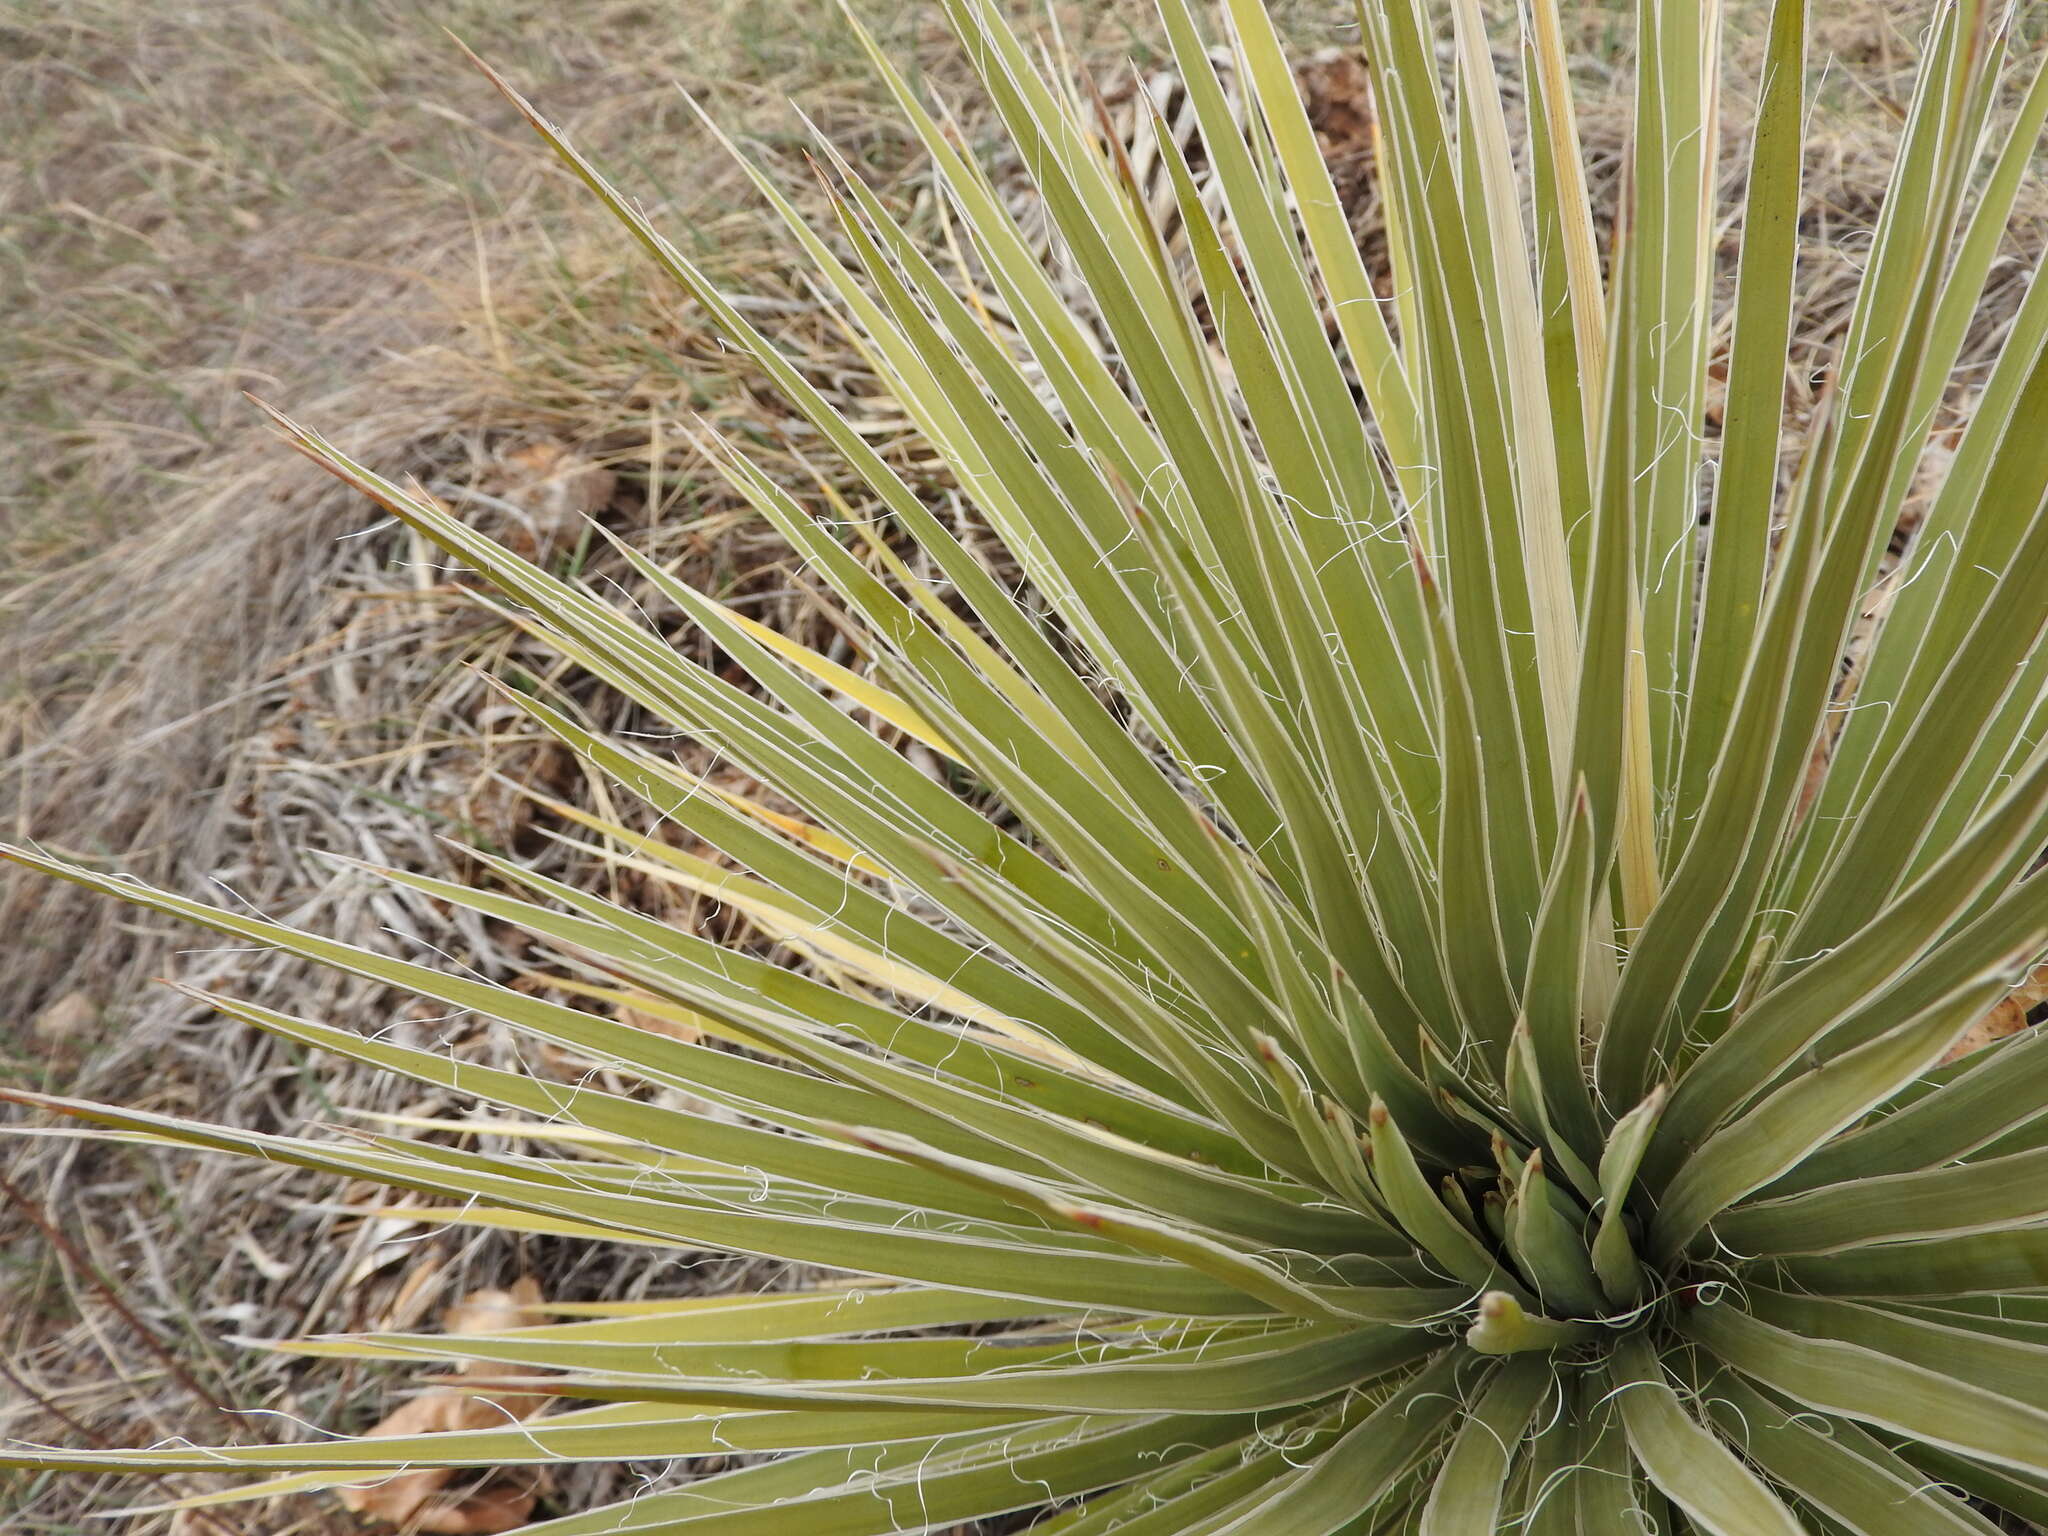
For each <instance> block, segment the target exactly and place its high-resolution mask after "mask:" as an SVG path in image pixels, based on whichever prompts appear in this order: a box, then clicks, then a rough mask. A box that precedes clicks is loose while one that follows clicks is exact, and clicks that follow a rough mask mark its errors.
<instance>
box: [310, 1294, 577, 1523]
mask: <svg viewBox="0 0 2048 1536" xmlns="http://www.w3.org/2000/svg"><path fill="white" fill-rule="evenodd" d="M545 1320H546V1319H545V1316H544V1314H543V1312H542V1310H541V1295H540V1285H539V1283H538V1282H537V1281H535V1280H533V1279H532V1278H531V1277H528V1278H526V1279H522V1280H520V1281H519V1282H518V1283H517V1284H515V1285H514V1286H513V1287H512V1288H511V1289H510V1290H504V1291H498V1290H483V1291H471V1292H470V1293H469V1294H468V1295H467V1296H465V1297H463V1298H462V1300H461V1301H459V1302H457V1303H456V1304H455V1305H454V1306H452V1307H450V1308H449V1309H448V1310H447V1312H445V1313H444V1314H443V1315H442V1318H441V1324H442V1327H443V1328H444V1329H445V1330H446V1331H447V1332H449V1333H457V1334H460V1333H500V1332H503V1331H504V1330H505V1329H508V1328H527V1327H531V1326H533V1325H534V1324H536V1323H540V1322H544V1321H545ZM520 1374H521V1373H520V1372H519V1371H517V1370H514V1369H510V1368H507V1367H504V1366H499V1365H493V1364H488V1363H486V1362H482V1361H473V1362H470V1363H469V1364H466V1365H464V1366H462V1367H460V1368H459V1369H458V1370H457V1371H456V1375H458V1376H466V1375H486V1376H490V1377H492V1378H494V1379H499V1380H502V1379H504V1378H506V1377H511V1376H517V1375H520ZM547 1401H548V1397H547V1394H545V1393H539V1392H533V1393H525V1392H500V1393H497V1394H496V1395H494V1396H491V1397H479V1396H472V1395H470V1394H468V1393H465V1392H461V1391H458V1390H456V1389H455V1388H453V1387H439V1388H436V1389H435V1390H433V1391H431V1392H427V1393H425V1394H423V1395H422V1396H419V1397H416V1398H413V1399H411V1400H410V1401H409V1402H405V1403H402V1404H400V1405H399V1406H398V1408H397V1409H396V1410H395V1411H393V1412H392V1413H390V1414H389V1415H387V1416H386V1417H385V1418H384V1419H383V1420H382V1421H381V1422H380V1423H379V1424H378V1425H377V1426H376V1428H374V1429H372V1430H370V1431H369V1433H370V1435H372V1436H373V1437H374V1436H384V1435H421V1434H436V1433H440V1432H442V1431H446V1430H460V1429H494V1428H499V1427H501V1426H503V1425H504V1424H506V1423H507V1422H509V1421H512V1420H518V1419H526V1418H530V1417H532V1416H533V1415H534V1414H535V1413H537V1412H539V1411H540V1409H541V1408H542V1407H543V1406H544V1405H545V1404H546V1403H547ZM455 1475H456V1469H454V1468H447V1467H435V1468H428V1469H427V1470H424V1471H419V1472H401V1473H398V1474H396V1475H395V1476H392V1477H388V1478H385V1479H383V1480H382V1481H380V1482H377V1483H372V1484H369V1485H367V1486H362V1487H355V1488H343V1489H341V1490H340V1498H341V1502H342V1503H343V1504H344V1505H345V1506H347V1507H348V1508H349V1509H350V1510H352V1511H353V1512H355V1513H356V1514H359V1515H367V1516H368V1517H369V1518H370V1519H372V1520H383V1521H388V1522H389V1523H391V1524H392V1525H400V1526H404V1527H405V1528H406V1529H407V1530H409V1531H421V1532H431V1533H437V1536H488V1533H492V1532H498V1531H511V1530H517V1529H518V1528H519V1527H520V1526H522V1525H524V1524H526V1522H527V1521H528V1520H530V1519H531V1518H532V1517H533V1506H534V1501H535V1500H536V1499H537V1498H538V1497H539V1495H540V1492H541V1488H542V1476H543V1475H542V1474H541V1473H540V1472H538V1471H535V1470H520V1471H517V1472H507V1471H502V1470H501V1471H499V1472H495V1473H492V1474H491V1475H490V1477H489V1478H488V1479H487V1480H486V1481H485V1482H483V1483H482V1484H481V1485H479V1486H476V1487H474V1488H470V1489H465V1490H460V1491H458V1492H456V1493H449V1492H447V1491H446V1489H447V1485H448V1483H449V1482H450V1480H452V1479H453V1478H454V1477H455Z"/></svg>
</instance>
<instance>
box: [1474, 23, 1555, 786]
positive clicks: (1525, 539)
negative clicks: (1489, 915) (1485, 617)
mask: <svg viewBox="0 0 2048 1536" xmlns="http://www.w3.org/2000/svg"><path fill="white" fill-rule="evenodd" d="M1452 14H1453V16H1454V18H1455V20H1456V24H1457V25H1456V39H1457V49H1458V72H1459V77H1460V82H1461V86H1460V97H1461V102H1462V103H1463V104H1464V106H1465V113H1464V116H1465V123H1466V127H1467V129H1468V131H1471V132H1473V133H1475V135H1476V137H1477V139H1478V144H1477V146H1476V159H1477V161H1478V166H1479V177H1480V192H1481V202H1482V203H1483V205H1484V207H1485V209H1486V219H1487V231H1486V237H1485V244H1486V249H1487V252H1488V254H1489V255H1490V258H1491V262H1492V273H1491V277H1492V283H1491V298H1492V301H1493V304H1494V308H1495V312H1496V314H1497V315H1498V318H1499V325H1500V330H1501V336H1500V343H1501V349H1502V352H1503V355H1504V357H1505V360H1506V365H1507V366H1506V370H1505V380H1504V382H1505V385H1506V389H1507V394H1508V405H1509V410H1510V412H1511V414H1512V417H1513V420H1514V426H1515V444H1516V452H1515V471H1516V475H1517V485H1518V488H1519V490H1520V492H1521V496H1520V508H1521V517H1522V548H1523V552H1524V556H1523V557H1524V559H1525V560H1526V562H1527V565H1528V582H1529V607H1530V616H1531V618H1532V620H1533V621H1534V623H1535V626H1536V669H1537V685H1538V687H1539V688H1540V689H1541V690H1542V694H1543V713H1544V719H1545V721H1546V722H1547V723H1548V726H1549V731H1548V736H1549V742H1550V773H1551V790H1552V794H1553V796H1554V797H1555V799H1556V800H1557V802H1558V804H1559V805H1562V804H1563V802H1564V797H1565V793H1566V789H1567V786H1568V783H1569V779H1570V775H1571V764H1572V739H1571V738H1572V724H1573V720H1574V717H1575V713H1576V710H1577V698H1578V671H1579V620H1578V604H1577V600H1576V598H1575V595H1574V593H1573V590H1572V578H1571V568H1570V564H1569V562H1568V561H1567V559H1566V557H1565V509H1564V506H1563V503H1562V501H1561V500H1560V499H1559V494H1558V478H1557V449H1556V442H1555V438H1554V436H1553V432H1554V427H1553V425H1552V422H1551V411H1550V402H1549V398H1548V390H1549V383H1550V381H1549V377H1548V375H1547V373H1546V372H1545V369H1544V366H1543V322H1542V319H1541V317H1540V315H1539V314H1538V312H1537V304H1536V289H1535V286H1534V283H1533V280H1532V277H1531V274H1530V271H1529V264H1528V260H1527V255H1526V252H1527V249H1528V231H1527V230H1526V228H1525V227H1524V225H1523V221H1522V200H1521V191H1520V188H1519V187H1518V186H1517V185H1516V179H1515V162H1514V153H1513V151H1512V150H1511V149H1510V147H1509V141H1508V127H1507V114H1506V112H1505V111H1504V110H1503V108H1502V106H1501V91H1500V81H1499V79H1498V78H1497V77H1496V75H1495V73H1494V67H1493V55H1492V53H1491V51H1490V49H1489V44H1488V40H1487V35H1486V19H1485V17H1484V16H1483V15H1482V14H1481V12H1480V8H1479V0H1454V3H1453V8H1452Z"/></svg>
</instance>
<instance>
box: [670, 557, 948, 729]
mask: <svg viewBox="0 0 2048 1536" xmlns="http://www.w3.org/2000/svg"><path fill="white" fill-rule="evenodd" d="M704 601H705V602H706V603H707V604H709V605H710V606H712V607H714V608H716V609H718V610H719V612H720V613H721V615H722V616H723V617H724V618H725V619H726V620H727V622H729V623H731V624H734V625H736V626H738V627H739V628H740V629H743V630H745V631H746V632H747V633H748V634H749V635H751V636H752V637H753V638H754V639H756V640H758V641H760V642H761V644H763V645H765V646H767V647H768V649H769V650H771V651H773V652H774V653H775V654H776V655H778V656H780V657H781V658H782V659H783V660H784V661H788V662H792V663H794V664H795V665H796V666H797V667H799V668H801V669H802V670H803V671H804V672H806V673H808V674H809V675H810V676H812V677H814V678H816V679H817V680H818V681H819V682H821V683H823V684H824V685H825V686H826V687H827V688H830V689H831V690H833V691H834V692H835V693H839V694H843V695H844V696H845V697H846V698H848V699H851V700H852V701H853V702H854V703H856V704H858V705H859V706H860V707H861V708H862V709H865V710H868V711H869V712H871V713H873V714H875V715H877V716H879V717H880V718H881V719H883V720H886V721H887V722H888V723H889V724H891V725H893V726H895V727H896V728H897V729H898V730H900V731H902V732H903V734H904V735H906V736H909V737H911V738H912V739H913V740H915V741H920V742H923V743H924V745H926V746H928V747H930V748H931V749H932V750H933V751H934V752H938V753H942V754H943V755H944V756H946V757H950V758H953V759H954V760H955V761H957V760H958V759H959V756H960V754H959V753H958V752H957V751H956V750H955V749H954V748H953V746H952V744H951V743H949V742H948V741H947V740H946V738H945V737H943V736H941V735H940V734H939V732H938V730H937V729H936V728H935V727H934V726H933V725H932V724H931V723H930V722H929V721H927V720H926V719H925V718H924V717H923V716H922V715H920V714H919V713H918V712H917V711H916V710H914V709H912V708H911V707H910V705H909V704H907V703H906V702H904V700H902V699H900V698H898V697H897V696H896V695H895V694H893V693H891V692H889V690H888V689H886V688H883V687H880V686H878V685H877V684H875V683H873V682H870V681H869V680H868V679H867V678H865V677H862V676H861V675H860V674H859V673H858V672H855V671H854V670H852V669H851V668H850V667H843V666H841V665H840V664H839V663H838V662H836V661H833V660H832V659H831V658H830V657H828V656H821V655H820V654H819V653H818V652H816V651H814V650H812V649H811V648H810V647H809V646H807V645H799V644H798V643H797V642H796V641H794V640H791V639H789V638H788V637H787V636H785V635H783V634H781V633H780V632H779V631H777V630H773V629H770V628H769V627H768V626H767V625H766V624H763V623H762V622H761V621H760V620H759V619H753V618H749V617H748V616H747V615H746V614H744V613H739V612H737V611H735V610H734V609H732V608H729V607H727V606H726V605H725V604H723V603H720V602H718V601H716V600H715V599H713V598H708V597H707V598H705V599H704Z"/></svg>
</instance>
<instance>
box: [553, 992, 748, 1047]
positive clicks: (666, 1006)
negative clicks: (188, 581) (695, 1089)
mask: <svg viewBox="0 0 2048 1536" xmlns="http://www.w3.org/2000/svg"><path fill="white" fill-rule="evenodd" d="M533 980H534V982H535V983H536V984H541V985H545V986H548V987H551V988H553V989H554V990H555V991H557V992H566V993H568V994H569V995H570V996H572V997H588V998H594V999H595V1000H597V1001H598V1002H604V1003H610V1004H612V1005H613V1006H614V1007H616V1008H622V1009H628V1010H631V1011H632V1012H635V1013H644V1014H647V1015H649V1016H650V1017H652V1018H656V1019H659V1020H661V1021H662V1023H664V1024H667V1025H672V1026H674V1028H675V1029H676V1030H677V1031H678V1032H679V1033H681V1034H683V1035H685V1036H692V1035H708V1036H709V1037H710V1038H712V1039H714V1040H725V1041H728V1042H730V1043H731V1044H733V1045H750V1044H752V1042H751V1041H750V1040H749V1039H748V1038H747V1037H746V1036H745V1035H743V1034H741V1033H740V1032H739V1031H738V1030H736V1029H733V1028H731V1027H730V1026H729V1025H727V1024H724V1023H722V1022H721V1021H719V1020H717V1019H714V1018H712V1017H711V1016H710V1015H709V1014H707V1013H699V1012H698V1011H697V1010H696V1009H694V1008H685V1007H684V1006H683V1005H682V1004H680V1003H677V1002H673V1001H671V1000H670V999H668V998H666V997H656V996H654V995H653V994H652V993H650V992H639V991H635V990H634V989H633V988H631V987H606V986H600V985H598V984H597V983H595V982H590V981H583V980H580V979H579V978H577V977H574V976H546V977H541V976H535V977H534V978H533Z"/></svg>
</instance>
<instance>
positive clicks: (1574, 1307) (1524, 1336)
mask: <svg viewBox="0 0 2048 1536" xmlns="http://www.w3.org/2000/svg"><path fill="white" fill-rule="evenodd" d="M1663 1101H1664V1096H1663V1094H1662V1093H1661V1092H1659V1093H1655V1094H1652V1095H1651V1096H1650V1098H1648V1099H1647V1100H1645V1101H1644V1103H1643V1104H1642V1105H1640V1106H1639V1107H1638V1108H1637V1109H1636V1110H1635V1111H1634V1112H1633V1113H1631V1114H1630V1115H1627V1116H1624V1117H1623V1119H1622V1121H1621V1122H1620V1123H1619V1124H1618V1125H1617V1126H1616V1128H1615V1132H1614V1135H1613V1136H1612V1137H1611V1138H1610V1139H1609V1141H1608V1143H1607V1146H1606V1148H1605V1151H1604V1153H1603V1154H1602V1155H1601V1156H1600V1157H1599V1160H1598V1163H1597V1165H1596V1164H1594V1163H1592V1162H1589V1161H1587V1160H1586V1159H1585V1158H1584V1157H1582V1156H1581V1155H1580V1154H1579V1153H1578V1152H1577V1151H1576V1150H1575V1149H1574V1148H1573V1146H1572V1145H1571V1142H1570V1140H1569V1139H1567V1138H1566V1137H1564V1136H1562V1135H1560V1134H1558V1132H1557V1130H1556V1129H1555V1128H1554V1127H1553V1126H1551V1125H1548V1124H1545V1123H1542V1121H1541V1119H1540V1118H1539V1117H1537V1116H1533V1115H1519V1114H1516V1113H1515V1112H1514V1110H1513V1108H1512V1107H1510V1108H1507V1109H1493V1110H1489V1109H1487V1108H1482V1107H1481V1106H1479V1105H1477V1104H1474V1103H1471V1102H1470V1101H1469V1100H1467V1099H1460V1100H1459V1101H1458V1102H1456V1103H1455V1104H1454V1105H1453V1106H1452V1107H1453V1108H1454V1109H1455V1111H1456V1112H1457V1116H1458V1119H1459V1121H1460V1123H1461V1125H1463V1126H1464V1127H1466V1128H1469V1130H1470V1132H1471V1137H1470V1145H1471V1147H1472V1149H1473V1150H1474V1151H1476V1150H1477V1149H1478V1147H1479V1146H1480V1145H1481V1138H1482V1137H1483V1138H1484V1145H1485V1148H1486V1153H1485V1155H1486V1157H1487V1161H1486V1162H1485V1163H1483V1164H1482V1163H1478V1162H1476V1161H1475V1160H1472V1159H1456V1160H1452V1159H1446V1158H1445V1157H1443V1156H1442V1155H1441V1154H1440V1153H1439V1152H1438V1151H1436V1150H1435V1149H1428V1150H1418V1148H1417V1147H1416V1146H1415V1145H1412V1144H1411V1142H1410V1140H1409V1139H1408V1137H1406V1136H1405V1135H1404V1134H1403V1132H1402V1128H1401V1126H1400V1124H1399V1122H1398V1121H1397V1120H1396V1117H1395V1115H1394V1113H1393V1111H1392V1110H1390V1109H1389V1108H1388V1106H1387V1105H1386V1104H1385V1103H1384V1102H1381V1101H1379V1100H1375V1101H1374V1102H1373V1105H1372V1108H1371V1111H1370V1113H1369V1115H1368V1116H1367V1124H1368V1130H1367V1132H1366V1134H1364V1135H1363V1136H1360V1137H1359V1138H1358V1142H1359V1146H1360V1150H1361V1152H1362V1153H1363V1155H1364V1162H1365V1166H1366V1169H1367V1172H1368V1174H1369V1178H1368V1180H1367V1181H1366V1182H1365V1188H1364V1192H1365V1193H1366V1195H1367V1197H1368V1198H1369V1199H1371V1200H1372V1201H1373V1203H1374V1205H1375V1207H1376V1211H1377V1214H1379V1215H1381V1216H1382V1217H1384V1218H1386V1219H1388V1220H1390V1221H1391V1222H1392V1223H1393V1224H1394V1225H1396V1226H1398V1227H1399V1228H1400V1230H1401V1231H1402V1232H1403V1233H1404V1234H1406V1236H1407V1237H1408V1239H1409V1240H1410V1241H1411V1242H1413V1243H1414V1245H1415V1249H1416V1254H1417V1257H1418V1259H1419V1260H1420V1262H1421V1264H1422V1266H1423V1268H1424V1269H1425V1270H1427V1271H1429V1272H1432V1273H1435V1274H1438V1275H1442V1276H1443V1277H1445V1278H1447V1279H1449V1280H1451V1281H1452V1282H1454V1283H1455V1284H1457V1285H1458V1286H1459V1287H1461V1288H1464V1289H1467V1290H1468V1291H1469V1293H1470V1294H1471V1295H1473V1296H1475V1297H1476V1298H1477V1300H1476V1303H1475V1304H1474V1305H1473V1307H1472V1309H1471V1311H1470V1312H1469V1313H1468V1314H1467V1315H1468V1317H1469V1319H1470V1321H1469V1326H1468V1327H1467V1329H1466V1333H1465V1342H1466V1343H1467V1344H1468V1345H1469V1346H1470V1347H1471V1348H1472V1349H1474V1350H1476V1351H1478V1352H1480V1353H1482V1354H1489V1355H1506V1354H1519V1353H1523V1352H1527V1351H1552V1350H1575V1349H1581V1348H1584V1347H1587V1346H1595V1345H1599V1344H1602V1343H1605V1342H1609V1341H1612V1340H1614V1339H1616V1338H1617V1337H1619V1336H1620V1335H1622V1334H1625V1333H1629V1332H1633V1331H1635V1330H1637V1329H1639V1328H1642V1327H1644V1326H1645V1325H1646V1324H1647V1323H1648V1322H1649V1321H1650V1320H1651V1318H1652V1317H1653V1316H1654V1315H1655V1314H1656V1313H1657V1312H1658V1311H1659V1310H1660V1309H1661V1306H1662V1303H1663V1300H1664V1298H1665V1296H1666V1295H1667V1294H1668V1293H1669V1291H1670V1286H1669V1285H1668V1284H1667V1283H1666V1278H1667V1277H1663V1276H1661V1275H1659V1274H1658V1273H1657V1271H1656V1270H1655V1269H1653V1268H1652V1267H1651V1265H1650V1264H1649V1263H1648V1262H1647V1261H1646V1259H1645V1258H1644V1256H1643V1252H1644V1249H1645V1247H1646V1242H1645V1233H1644V1228H1643V1225H1642V1222H1641V1219H1640V1213H1638V1212H1634V1211H1631V1209H1630V1195H1631V1194H1632V1193H1633V1192H1634V1191H1635V1188H1636V1175H1637V1171H1638V1165H1639V1163H1640V1160H1641V1156H1642V1150H1643V1148H1644V1146H1645V1145H1646V1144H1647V1142H1648V1139H1649V1133H1650V1131H1651V1129H1652V1128H1653V1127H1654V1126H1655V1123H1656V1120H1657V1117H1658V1114H1659V1113H1660V1111H1661V1110H1662V1107H1663ZM1532 1121H1535V1122H1536V1123H1534V1124H1532V1123H1531V1122H1532Z"/></svg>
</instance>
